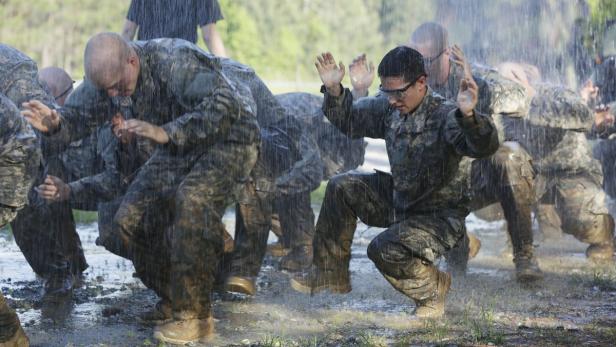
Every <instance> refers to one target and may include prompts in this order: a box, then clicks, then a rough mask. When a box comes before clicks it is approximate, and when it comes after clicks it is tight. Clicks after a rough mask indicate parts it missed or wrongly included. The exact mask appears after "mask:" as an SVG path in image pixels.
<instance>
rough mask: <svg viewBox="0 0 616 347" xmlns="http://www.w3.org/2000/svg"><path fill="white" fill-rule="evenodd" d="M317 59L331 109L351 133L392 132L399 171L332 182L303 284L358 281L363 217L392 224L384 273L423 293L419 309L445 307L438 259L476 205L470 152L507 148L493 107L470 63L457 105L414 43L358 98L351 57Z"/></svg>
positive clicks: (343, 285)
mask: <svg viewBox="0 0 616 347" xmlns="http://www.w3.org/2000/svg"><path fill="white" fill-rule="evenodd" d="M317 59H318V61H317V62H316V67H317V70H318V71H319V75H320V77H321V80H322V81H323V84H324V87H323V88H322V90H323V92H324V93H325V99H324V101H323V111H324V113H325V115H326V116H327V118H328V119H329V120H330V121H331V122H332V123H333V124H334V125H336V127H338V128H339V129H340V130H341V131H342V132H344V133H345V134H347V135H348V136H350V137H352V138H359V137H363V136H368V137H374V138H384V139H385V142H386V145H387V153H388V156H389V161H390V163H391V168H392V173H391V175H390V174H387V173H383V172H378V171H377V172H376V173H373V174H361V173H346V174H341V175H338V176H335V177H334V178H333V179H331V180H330V181H329V183H328V185H327V189H326V193H325V198H324V201H323V205H322V207H321V212H320V215H319V218H318V221H317V226H316V230H315V238H314V240H313V247H314V259H313V265H312V267H311V268H310V270H309V271H307V272H305V273H303V274H301V275H298V276H295V277H293V278H292V279H291V286H292V287H293V288H294V289H295V290H298V291H300V292H304V293H316V292H319V291H322V290H330V291H331V292H334V293H347V292H349V291H350V290H351V283H350V276H349V261H350V258H351V243H352V240H353V234H354V232H355V227H356V225H357V224H356V223H357V218H360V219H361V220H362V221H363V222H364V223H366V224H368V225H371V226H379V227H385V228H387V229H386V230H385V231H383V232H382V233H381V234H379V235H378V236H376V237H375V238H374V239H373V240H372V242H371V243H370V245H369V246H368V257H369V258H370V259H371V260H372V261H373V262H374V263H375V265H376V266H377V268H378V269H379V271H380V272H381V273H382V274H383V276H384V277H385V278H386V279H387V280H388V281H389V282H390V283H391V284H392V285H393V286H394V288H396V289H397V290H399V291H400V292H402V293H403V294H405V295H407V296H408V297H410V298H411V299H413V300H414V301H415V303H416V307H417V308H416V310H415V314H416V315H417V316H418V317H439V316H442V315H443V314H444V306H445V297H446V295H447V292H448V291H449V287H450V284H451V277H450V275H449V274H447V273H444V272H441V271H439V270H438V269H437V268H436V266H435V265H434V261H435V260H436V259H437V258H438V257H440V256H441V255H442V254H444V253H445V252H447V251H448V250H450V249H451V248H453V247H454V246H455V245H456V244H457V243H458V242H459V241H460V240H461V239H462V238H463V236H464V234H465V227H464V218H465V217H466V215H467V214H468V212H469V211H468V208H467V206H466V203H467V202H468V196H467V194H465V192H466V189H465V184H466V183H465V179H464V177H463V176H464V172H463V171H461V170H459V165H460V162H461V161H462V158H463V157H464V156H474V157H481V156H488V155H490V154H492V153H494V152H495V151H496V149H497V148H498V136H497V133H496V130H495V128H494V125H493V123H492V121H491V120H490V118H489V117H487V116H485V115H482V114H479V113H478V112H475V111H474V108H475V105H476V104H477V85H476V84H475V82H474V81H473V79H472V76H471V75H470V72H468V71H467V73H466V74H465V79H464V80H463V82H462V83H461V84H460V92H459V93H458V100H457V106H458V107H456V105H455V104H453V103H450V102H448V101H446V100H445V99H443V98H442V97H440V96H439V95H437V94H435V93H434V92H433V91H432V90H431V89H430V88H429V87H428V85H427V80H426V72H425V70H424V66H423V58H422V56H421V54H419V52H417V51H415V50H414V49H412V48H409V47H397V48H395V49H393V50H391V51H390V52H388V53H387V54H386V55H385V57H384V58H383V60H382V61H381V63H380V64H379V67H378V75H379V78H380V80H381V87H380V91H381V93H380V95H378V96H376V97H366V98H361V99H359V100H358V101H357V102H355V103H353V98H352V96H351V92H350V91H349V90H348V89H345V90H343V89H342V87H341V84H340V82H341V81H342V78H343V77H344V72H345V70H344V65H343V64H342V63H340V65H336V62H335V60H334V58H333V56H332V55H331V54H330V53H325V54H323V55H321V56H319V57H318V58H317Z"/></svg>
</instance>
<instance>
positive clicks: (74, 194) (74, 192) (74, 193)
mask: <svg viewBox="0 0 616 347" xmlns="http://www.w3.org/2000/svg"><path fill="white" fill-rule="evenodd" d="M68 186H69V187H70V188H71V194H70V200H73V201H74V200H77V198H78V196H79V195H80V194H81V193H82V192H83V191H84V189H85V188H86V187H85V185H84V184H83V183H81V181H74V182H71V183H69V184H68Z"/></svg>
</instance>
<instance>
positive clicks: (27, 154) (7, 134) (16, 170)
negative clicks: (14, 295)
mask: <svg viewBox="0 0 616 347" xmlns="http://www.w3.org/2000/svg"><path fill="white" fill-rule="evenodd" d="M0 139H2V142H1V143H2V145H0V177H1V178H2V179H0V227H3V226H4V225H6V224H7V223H9V222H10V221H11V220H12V219H13V218H15V216H16V215H17V211H18V210H19V209H21V208H23V207H24V206H25V205H26V203H27V201H28V192H30V188H31V187H32V184H33V183H34V181H35V179H36V178H37V176H38V170H39V164H40V157H41V153H40V148H39V146H40V145H39V142H38V139H37V137H36V134H35V133H34V131H33V130H32V128H31V127H30V126H29V125H28V124H27V122H26V121H25V120H24V119H23V118H21V117H20V115H19V110H18V109H17V107H15V105H14V104H13V103H12V102H11V100H9V99H8V98H7V97H6V96H5V95H3V94H0ZM0 345H2V346H17V347H27V346H29V342H28V338H27V337H26V335H25V333H24V331H23V329H22V328H21V325H20V324H19V318H18V317H17V314H16V313H15V311H14V310H13V309H11V308H10V307H9V306H8V304H7V303H6V300H5V299H4V296H3V295H2V293H0Z"/></svg>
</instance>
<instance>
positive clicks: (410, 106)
mask: <svg viewBox="0 0 616 347" xmlns="http://www.w3.org/2000/svg"><path fill="white" fill-rule="evenodd" d="M426 83H427V82H426V76H421V77H420V78H419V79H418V80H417V81H414V82H409V81H406V80H405V79H404V77H381V87H380V89H381V92H382V93H383V94H384V95H385V96H387V100H388V101H389V104H390V105H391V106H392V107H394V108H395V109H397V110H398V111H400V113H401V114H406V113H410V112H412V111H414V110H415V109H416V108H417V107H418V106H419V105H420V104H421V102H422V100H423V98H424V96H425V95H426V90H427V85H426Z"/></svg>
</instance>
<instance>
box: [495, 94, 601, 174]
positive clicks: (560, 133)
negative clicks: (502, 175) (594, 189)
mask: <svg viewBox="0 0 616 347" xmlns="http://www.w3.org/2000/svg"><path fill="white" fill-rule="evenodd" d="M536 90H537V92H536V94H535V96H534V97H533V100H532V101H531V107H530V110H529V112H528V117H527V118H526V119H515V120H511V121H509V122H507V124H506V129H505V131H506V132H507V133H512V134H515V136H516V138H517V139H518V141H519V143H520V144H521V145H522V146H523V147H524V148H525V149H526V150H527V151H528V153H530V155H531V156H532V158H533V164H534V166H535V167H536V169H537V170H538V172H539V173H541V174H545V175H550V176H554V175H558V176H559V177H560V175H573V174H581V173H586V174H588V175H590V176H591V177H593V178H597V177H599V176H601V168H600V165H599V163H598V162H597V161H596V160H595V159H593V157H592V151H591V147H590V144H589V143H588V140H587V139H586V134H585V131H587V130H589V129H590V128H591V127H592V124H593V118H592V117H593V114H592V112H591V110H590V109H589V108H588V107H587V106H586V105H585V104H584V103H583V102H582V100H581V99H580V98H579V97H578V96H577V95H575V93H573V92H572V91H570V90H568V89H565V88H563V87H560V86H550V85H540V86H537V87H536ZM542 119H543V120H545V121H542Z"/></svg>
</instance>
